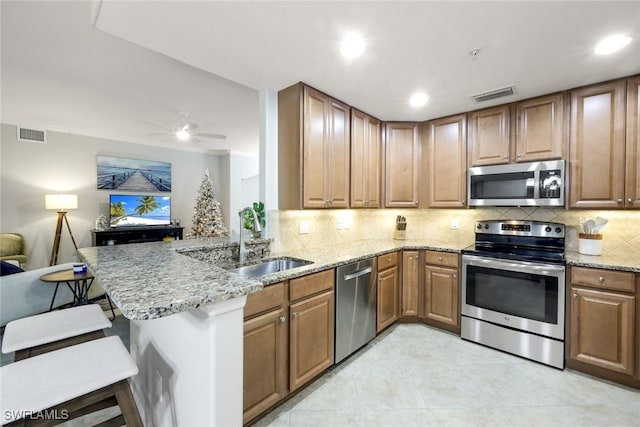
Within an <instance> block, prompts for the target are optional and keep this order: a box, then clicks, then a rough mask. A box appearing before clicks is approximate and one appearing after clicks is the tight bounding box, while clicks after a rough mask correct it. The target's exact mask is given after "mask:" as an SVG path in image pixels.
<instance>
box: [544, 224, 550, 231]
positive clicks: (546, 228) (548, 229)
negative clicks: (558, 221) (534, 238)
mask: <svg viewBox="0 0 640 427" xmlns="http://www.w3.org/2000/svg"><path fill="white" fill-rule="evenodd" d="M544 231H546V232H547V233H551V227H549V226H548V225H547V226H546V227H545V228H544Z"/></svg>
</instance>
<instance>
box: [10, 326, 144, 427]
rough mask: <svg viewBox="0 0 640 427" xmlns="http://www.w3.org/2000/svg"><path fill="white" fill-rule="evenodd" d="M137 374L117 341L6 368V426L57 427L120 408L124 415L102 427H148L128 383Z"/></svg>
mask: <svg viewBox="0 0 640 427" xmlns="http://www.w3.org/2000/svg"><path fill="white" fill-rule="evenodd" d="M137 373H138V367H137V366H136V364H135V362H134V361H133V359H132V358H131V356H130V355H129V352H128V351H127V349H126V348H125V347H124V345H123V344H122V341H121V340H120V338H119V337H117V336H111V337H106V338H100V339H96V340H93V341H88V342H84V343H82V344H76V345H73V346H71V347H65V348H63V349H60V350H55V351H51V352H48V353H46V354H41V355H39V356H35V357H31V358H28V359H24V360H21V361H19V362H14V363H10V364H8V365H5V366H2V367H0V394H1V395H2V399H1V400H0V417H1V419H0V424H3V425H4V424H8V425H9V426H19V425H40V426H44V425H55V424H60V423H62V422H65V421H67V420H70V419H73V418H77V417H80V416H83V415H85V414H88V413H91V412H94V411H97V410H100V409H103V408H106V407H109V406H113V405H115V404H117V405H118V406H120V411H121V415H118V416H116V417H114V418H113V419H111V420H108V421H105V422H104V423H103V424H101V425H122V424H125V423H126V425H127V426H128V427H138V426H140V427H142V426H143V424H142V420H141V418H140V414H139V413H138V409H137V407H136V403H135V401H134V399H133V395H132V394H131V389H130V388H129V383H128V381H127V379H128V378H129V377H131V376H134V375H136V374H137ZM118 423H119V424H118Z"/></svg>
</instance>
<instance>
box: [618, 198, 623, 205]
mask: <svg viewBox="0 0 640 427" xmlns="http://www.w3.org/2000/svg"><path fill="white" fill-rule="evenodd" d="M616 202H617V203H618V204H619V205H621V204H622V203H623V202H624V199H618V200H616Z"/></svg>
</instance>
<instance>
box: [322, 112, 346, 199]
mask: <svg viewBox="0 0 640 427" xmlns="http://www.w3.org/2000/svg"><path fill="white" fill-rule="evenodd" d="M350 132H351V125H350V111H349V107H348V106H346V105H344V104H342V103H340V102H338V101H336V100H333V99H332V100H330V102H329V134H328V136H327V149H326V154H325V158H326V159H327V160H326V162H325V165H326V169H325V171H324V173H325V182H326V183H327V184H326V185H327V200H328V202H329V203H328V205H329V207H330V208H347V207H349V170H350V168H351V164H350V162H349V159H350V157H351V156H350V147H349V141H350V140H351V137H350Z"/></svg>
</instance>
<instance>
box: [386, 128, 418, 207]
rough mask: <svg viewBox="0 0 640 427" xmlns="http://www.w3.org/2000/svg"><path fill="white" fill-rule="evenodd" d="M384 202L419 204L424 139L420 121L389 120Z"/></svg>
mask: <svg viewBox="0 0 640 427" xmlns="http://www.w3.org/2000/svg"><path fill="white" fill-rule="evenodd" d="M385 139H386V140H385V171H384V174H385V188H384V193H385V194H384V205H385V207H387V208H416V207H418V203H419V200H418V191H419V181H418V180H419V176H420V141H419V138H418V125H417V124H416V123H387V124H386V138H385Z"/></svg>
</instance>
